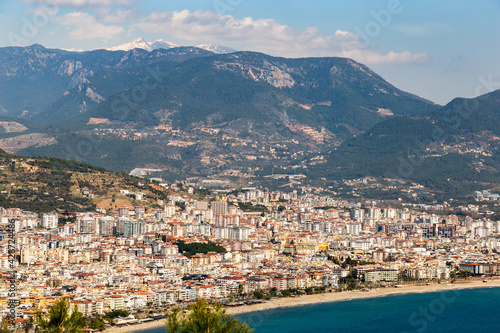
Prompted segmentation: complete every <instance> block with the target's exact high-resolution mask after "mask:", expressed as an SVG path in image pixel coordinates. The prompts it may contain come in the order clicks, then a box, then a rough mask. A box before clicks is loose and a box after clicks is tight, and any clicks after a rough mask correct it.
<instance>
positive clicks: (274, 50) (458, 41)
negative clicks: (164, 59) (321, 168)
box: [0, 0, 500, 104]
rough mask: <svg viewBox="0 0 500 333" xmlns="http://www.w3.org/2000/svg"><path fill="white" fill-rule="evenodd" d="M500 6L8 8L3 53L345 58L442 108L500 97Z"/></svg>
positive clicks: (121, 0) (143, 2)
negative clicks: (147, 45) (154, 49)
mask: <svg viewBox="0 0 500 333" xmlns="http://www.w3.org/2000/svg"><path fill="white" fill-rule="evenodd" d="M499 18H500V1H499V0H476V1H471V0H467V1H466V0H440V1H435V0H383V1H379V0H355V1H354V0H316V1H303V0H288V1H273V0H266V1H264V0H251V1H250V0H184V1H181V0H163V1H161V0H22V1H21V0H3V1H2V2H0V29H1V31H3V32H4V33H3V34H2V35H1V37H0V46H12V45H30V44H34V43H40V44H42V45H44V46H46V47H52V48H66V49H82V50H91V49H96V48H103V47H111V46H116V45H119V44H123V43H126V42H129V41H132V40H134V39H136V38H140V37H143V38H144V39H146V40H147V41H154V40H156V39H160V38H163V39H167V40H170V41H172V42H175V43H177V44H179V45H197V44H201V43H212V44H217V45H223V46H229V47H233V48H235V49H237V50H252V51H259V52H264V53H267V54H271V55H275V56H284V57H318V56H344V57H350V58H353V59H354V60H357V61H359V62H361V63H364V64H366V65H368V66H369V67H371V68H372V69H373V70H375V71H376V72H377V73H379V74H380V75H381V76H382V77H384V78H385V79H386V80H388V81H389V82H391V83H392V84H394V85H395V86H397V87H398V88H400V89H402V90H405V91H408V92H411V93H414V94H416V95H419V96H421V97H424V98H428V99H430V100H432V101H434V102H437V103H439V104H445V103H447V102H449V101H450V100H451V99H453V98H454V97H474V96H477V95H478V94H482V93H486V92H488V91H491V90H494V89H500V66H498V60H499V55H500V46H499V45H498V36H499V32H500V20H499Z"/></svg>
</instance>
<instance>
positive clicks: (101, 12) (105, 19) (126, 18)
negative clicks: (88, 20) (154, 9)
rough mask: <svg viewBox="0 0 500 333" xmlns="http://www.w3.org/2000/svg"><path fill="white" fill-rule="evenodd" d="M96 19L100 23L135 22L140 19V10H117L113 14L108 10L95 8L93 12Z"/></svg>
mask: <svg viewBox="0 0 500 333" xmlns="http://www.w3.org/2000/svg"><path fill="white" fill-rule="evenodd" d="M94 13H95V15H96V18H97V20H98V21H99V22H101V23H106V24H117V23H124V22H137V21H139V20H140V18H141V13H142V10H140V9H126V10H122V9H117V10H115V11H113V12H111V11H110V10H109V8H97V9H96V10H95V11H94Z"/></svg>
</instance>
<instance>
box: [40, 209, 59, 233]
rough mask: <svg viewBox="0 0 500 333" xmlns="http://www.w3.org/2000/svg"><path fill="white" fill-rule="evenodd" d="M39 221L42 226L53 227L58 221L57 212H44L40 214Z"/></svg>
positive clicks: (55, 226)
mask: <svg viewBox="0 0 500 333" xmlns="http://www.w3.org/2000/svg"><path fill="white" fill-rule="evenodd" d="M40 222H41V225H42V228H46V229H55V228H57V224H58V223H59V216H58V215H57V213H44V214H41V215H40Z"/></svg>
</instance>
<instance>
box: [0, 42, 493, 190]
mask: <svg viewBox="0 0 500 333" xmlns="http://www.w3.org/2000/svg"><path fill="white" fill-rule="evenodd" d="M231 51H234V50H227V49H224V48H220V47H214V46H211V45H200V46H199V47H178V46H177V45H175V44H172V43H170V42H168V41H165V40H158V41H155V42H153V43H148V42H146V41H144V40H143V39H140V40H136V41H133V42H131V43H129V44H124V45H121V46H118V47H116V48H112V49H110V50H94V51H86V52H69V51H63V50H58V49H46V48H44V47H43V46H41V45H32V46H29V47H9V48H0V59H1V62H0V112H1V114H3V116H2V117H1V118H0V147H3V148H5V149H6V150H7V151H10V152H16V153H18V154H24V155H30V154H36V155H48V156H57V157H69V158H72V159H77V160H84V161H86V162H89V163H92V164H95V165H99V166H103V167H107V168H110V169H113V170H119V171H125V172H129V171H130V170H131V169H133V168H144V167H146V168H155V169H159V170H162V172H161V176H162V177H165V178H172V179H179V178H185V177H188V176H200V177H206V176H217V177H220V176H227V175H228V174H247V175H248V176H249V177H250V176H255V177H259V176H263V175H265V174H266V173H267V172H269V170H270V168H272V167H273V168H281V169H282V170H287V169H290V168H291V169H293V170H296V169H297V168H300V169H301V170H303V173H305V174H307V176H308V179H310V180H311V181H320V180H321V179H323V180H324V181H323V183H325V184H326V185H328V180H332V181H335V182H336V181H339V180H341V179H353V178H356V177H366V176H375V177H380V178H385V179H396V178H398V179H404V180H407V181H410V182H418V183H419V184H425V186H427V187H428V188H433V189H436V190H438V191H439V190H440V189H446V188H449V187H450V185H449V184H454V185H453V186H455V185H456V184H458V183H460V182H461V181H462V183H467V184H469V185H470V186H471V188H473V187H474V186H476V187H484V186H491V184H495V183H496V181H497V178H498V168H499V167H500V165H498V163H497V161H498V160H500V159H499V158H498V157H497V138H498V137H500V135H498V134H500V133H497V132H498V129H497V128H498V126H497V125H498V120H500V119H498V115H497V113H496V110H497V109H498V106H499V104H500V102H499V100H500V98H499V96H498V92H494V93H491V94H488V95H485V96H481V97H480V98H477V99H470V100H467V99H456V100H454V101H452V102H451V103H450V104H448V105H446V106H443V107H441V106H439V105H436V104H435V103H432V102H430V101H428V100H425V99H423V98H420V97H418V96H415V95H413V94H410V93H407V92H404V91H401V90H399V89H397V88H396V87H394V86H393V85H391V84H390V83H388V82H387V81H386V80H384V79H383V78H382V77H381V76H379V75H378V74H376V73H375V72H373V71H372V70H371V69H370V68H368V67H367V66H365V65H363V64H360V63H357V62H355V61H353V60H351V59H346V58H335V57H324V58H301V59H287V58H279V57H272V56H269V55H266V54H262V53H256V52H231ZM462 105H474V106H475V109H474V112H469V111H470V110H469V109H470V107H469V109H467V108H466V111H464V110H465V109H464V108H465V107H461V106H462ZM457 110H458V111H457ZM460 110H462V111H460ZM465 115H466V117H465ZM16 124H17V125H16ZM2 127H3V130H2ZM1 132H3V134H2V133H1ZM284 172H285V171H284ZM474 188H475V187H474ZM467 190H468V189H467Z"/></svg>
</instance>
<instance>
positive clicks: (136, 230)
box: [123, 221, 143, 237]
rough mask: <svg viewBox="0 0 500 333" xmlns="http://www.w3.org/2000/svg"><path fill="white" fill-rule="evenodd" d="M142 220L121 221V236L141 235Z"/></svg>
mask: <svg viewBox="0 0 500 333" xmlns="http://www.w3.org/2000/svg"><path fill="white" fill-rule="evenodd" d="M142 233H143V231H142V222H141V221H139V222H136V221H126V222H123V236H125V237H127V236H133V235H142Z"/></svg>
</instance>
